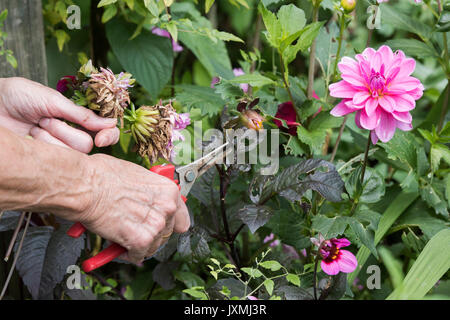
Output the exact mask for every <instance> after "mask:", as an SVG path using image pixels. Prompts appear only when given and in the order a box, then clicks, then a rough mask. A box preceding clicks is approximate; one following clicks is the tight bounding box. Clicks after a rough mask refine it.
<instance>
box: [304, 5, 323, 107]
mask: <svg viewBox="0 0 450 320" xmlns="http://www.w3.org/2000/svg"><path fill="white" fill-rule="evenodd" d="M319 5H320V2H318V3H315V4H314V7H313V21H312V22H313V23H314V22H317V21H318V20H319ZM316 45H317V41H316V39H314V40H313V42H312V44H311V49H310V51H309V69H308V88H307V94H308V99H309V100H311V99H312V98H313V92H314V89H313V87H314V71H315V63H316Z"/></svg>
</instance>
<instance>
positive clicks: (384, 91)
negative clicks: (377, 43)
mask: <svg viewBox="0 0 450 320" xmlns="http://www.w3.org/2000/svg"><path fill="white" fill-rule="evenodd" d="M355 58H356V60H354V59H352V58H349V57H344V58H342V60H341V62H340V63H339V64H338V67H339V70H340V71H341V77H342V80H341V81H339V82H337V83H333V84H332V85H330V95H331V96H333V97H336V98H342V99H343V100H342V101H341V102H340V103H339V104H338V105H337V106H336V107H334V109H333V110H331V114H332V115H333V116H336V117H340V116H343V115H346V114H349V113H352V112H356V117H355V121H356V124H357V125H358V126H359V127H360V128H364V129H367V130H371V138H372V142H373V143H374V144H375V143H377V142H378V139H379V140H381V141H382V142H387V141H389V140H391V139H392V137H393V136H394V133H395V129H397V128H398V129H400V130H403V131H409V130H411V129H412V124H411V122H412V117H411V114H410V113H409V112H410V111H411V110H413V109H414V108H415V106H416V102H415V101H416V100H418V99H420V97H422V94H423V90H424V87H423V85H422V83H421V82H420V81H419V80H418V79H416V78H414V77H411V74H412V73H413V71H414V69H415V67H416V62H415V60H414V59H411V58H406V56H405V54H404V53H403V51H401V50H398V51H397V52H395V53H393V52H392V50H391V48H389V47H388V46H382V47H380V48H379V49H378V50H374V49H372V48H367V49H366V50H364V52H363V53H362V54H357V55H356V56H355Z"/></svg>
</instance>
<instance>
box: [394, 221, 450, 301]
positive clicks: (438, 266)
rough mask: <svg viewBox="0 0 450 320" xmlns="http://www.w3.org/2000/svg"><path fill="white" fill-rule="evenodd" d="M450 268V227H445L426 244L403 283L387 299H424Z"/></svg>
mask: <svg viewBox="0 0 450 320" xmlns="http://www.w3.org/2000/svg"><path fill="white" fill-rule="evenodd" d="M449 268H450V229H445V230H442V231H440V232H439V233H438V234H436V235H435V236H434V237H433V238H431V240H430V241H429V242H428V243H427V244H426V246H425V248H424V249H423V251H422V252H421V253H420V255H419V257H418V258H417V260H416V261H415V262H414V264H413V266H412V267H411V269H410V270H409V272H408V274H407V275H406V277H405V280H404V281H403V283H402V284H401V285H400V286H399V287H398V288H396V289H395V290H394V292H392V293H391V294H390V295H389V296H388V297H387V299H388V300H409V299H415V300H416V299H417V300H418V299H422V298H423V297H424V296H425V295H426V294H427V293H428V291H430V289H431V288H433V286H434V285H435V284H436V282H438V280H439V279H440V278H441V277H442V276H443V275H444V274H445V273H446V272H447V271H448V270H449Z"/></svg>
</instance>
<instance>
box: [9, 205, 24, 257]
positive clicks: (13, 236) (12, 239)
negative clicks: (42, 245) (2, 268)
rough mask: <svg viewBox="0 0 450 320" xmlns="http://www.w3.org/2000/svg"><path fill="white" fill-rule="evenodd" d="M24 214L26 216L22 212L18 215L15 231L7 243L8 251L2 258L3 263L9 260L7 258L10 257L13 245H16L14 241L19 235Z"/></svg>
mask: <svg viewBox="0 0 450 320" xmlns="http://www.w3.org/2000/svg"><path fill="white" fill-rule="evenodd" d="M25 214H26V212H25V211H24V212H22V214H21V215H20V218H19V221H18V222H17V226H16V229H15V230H14V233H13V235H12V237H11V240H10V241H9V246H8V250H6V254H5V258H4V260H5V262H8V260H9V256H10V255H11V252H12V250H13V248H14V244H15V243H16V239H17V235H18V234H19V230H20V227H22V222H23V219H24V218H25Z"/></svg>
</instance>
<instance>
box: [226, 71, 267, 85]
mask: <svg viewBox="0 0 450 320" xmlns="http://www.w3.org/2000/svg"><path fill="white" fill-rule="evenodd" d="M227 82H229V83H233V84H240V83H248V84H249V85H251V86H252V87H263V86H266V85H269V84H275V81H273V80H272V79H269V78H267V77H264V76H262V75H261V74H259V73H256V72H255V73H250V74H244V75H242V76H238V77H235V78H233V79H231V80H227Z"/></svg>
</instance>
